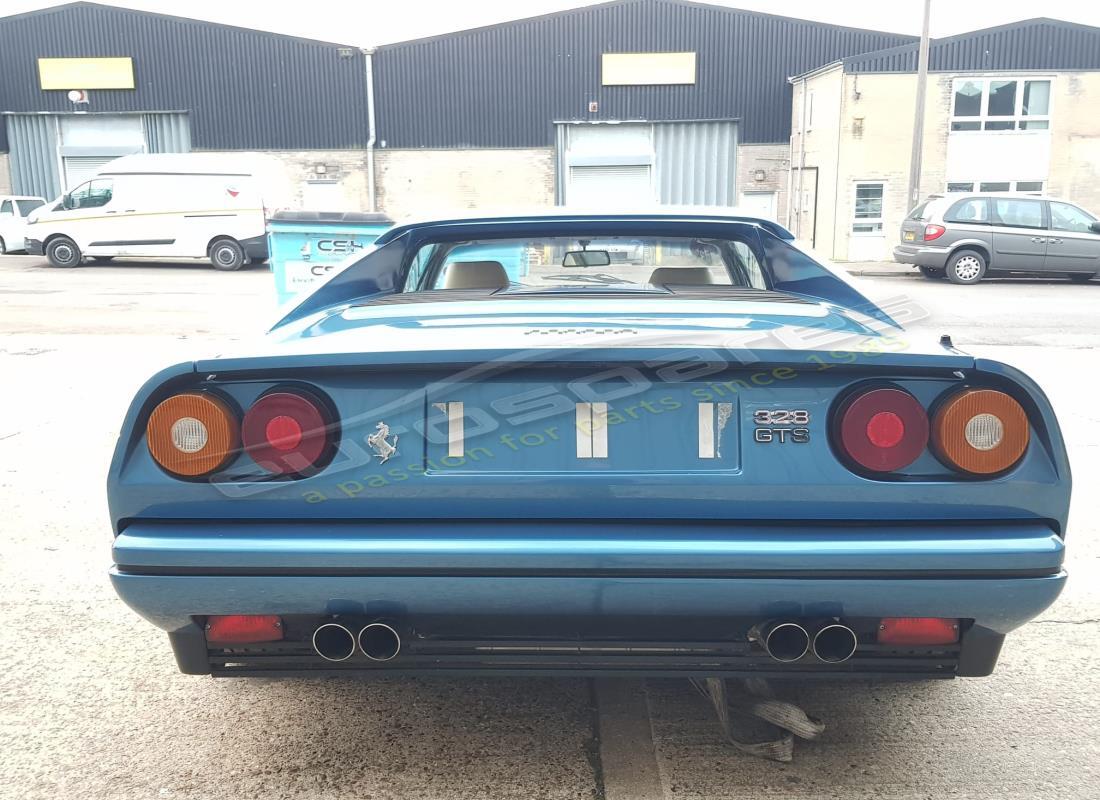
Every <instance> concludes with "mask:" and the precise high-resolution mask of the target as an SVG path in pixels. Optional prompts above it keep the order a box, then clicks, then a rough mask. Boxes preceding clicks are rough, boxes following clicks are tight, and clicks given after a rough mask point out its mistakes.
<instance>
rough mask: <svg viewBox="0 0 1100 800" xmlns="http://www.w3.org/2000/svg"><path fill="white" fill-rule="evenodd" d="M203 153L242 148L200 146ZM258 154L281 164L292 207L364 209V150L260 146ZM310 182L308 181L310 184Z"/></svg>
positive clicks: (367, 203) (366, 199) (367, 200)
mask: <svg viewBox="0 0 1100 800" xmlns="http://www.w3.org/2000/svg"><path fill="white" fill-rule="evenodd" d="M202 152H204V153H219V154H224V155H229V156H233V155H240V154H241V153H242V152H244V151H239V150H237V151H227V150H218V151H214V150H204V151H202ZM261 153H262V155H265V156H270V157H272V158H274V159H275V160H276V161H277V162H278V163H279V164H281V165H282V167H283V170H284V172H285V176H286V179H287V183H288V185H289V188H290V192H291V196H290V197H289V198H287V199H288V200H289V202H290V205H291V206H292V207H294V208H311V209H313V210H315V211H366V210H368V209H369V208H370V197H369V193H368V190H367V151H366V150H263V151H261ZM311 184H312V185H311Z"/></svg>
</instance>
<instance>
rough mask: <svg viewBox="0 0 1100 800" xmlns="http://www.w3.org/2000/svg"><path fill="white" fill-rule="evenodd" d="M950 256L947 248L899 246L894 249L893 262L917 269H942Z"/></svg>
mask: <svg viewBox="0 0 1100 800" xmlns="http://www.w3.org/2000/svg"><path fill="white" fill-rule="evenodd" d="M950 255H951V250H950V248H947V247H921V246H918V245H909V244H899V245H897V246H896V247H895V248H894V261H897V262H898V263H899V264H912V265H914V266H917V267H934V268H936V269H943V268H944V267H946V266H947V258H948V256H950Z"/></svg>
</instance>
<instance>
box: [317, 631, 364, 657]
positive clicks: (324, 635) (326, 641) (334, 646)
mask: <svg viewBox="0 0 1100 800" xmlns="http://www.w3.org/2000/svg"><path fill="white" fill-rule="evenodd" d="M313 649H314V651H315V652H316V653H317V655H319V656H320V657H321V658H323V659H325V660H326V661H347V660H348V659H349V658H351V657H352V656H353V655H355V634H354V633H352V632H351V631H349V630H348V629H347V628H345V627H344V626H343V625H340V624H338V623H335V622H326V623H325V624H324V625H322V626H320V627H319V628H317V630H315V631H314V632H313Z"/></svg>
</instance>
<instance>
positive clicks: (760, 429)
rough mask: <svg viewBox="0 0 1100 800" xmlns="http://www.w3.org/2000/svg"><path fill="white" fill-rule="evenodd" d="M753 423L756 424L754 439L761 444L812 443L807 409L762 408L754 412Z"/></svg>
mask: <svg viewBox="0 0 1100 800" xmlns="http://www.w3.org/2000/svg"><path fill="white" fill-rule="evenodd" d="M752 421H753V422H754V423H755V424H756V430H754V431H753V433H752V438H753V439H754V440H755V441H757V442H759V443H760V444H768V443H770V442H779V443H780V444H786V443H787V442H792V443H794V444H806V443H807V442H809V441H810V428H809V424H810V412H809V411H806V410H805V409H801V408H799V409H785V408H774V409H773V408H761V409H757V410H756V411H755V412H753V415H752Z"/></svg>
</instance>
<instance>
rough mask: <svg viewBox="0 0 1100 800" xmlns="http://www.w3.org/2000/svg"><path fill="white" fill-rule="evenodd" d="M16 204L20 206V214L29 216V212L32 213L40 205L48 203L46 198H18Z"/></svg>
mask: <svg viewBox="0 0 1100 800" xmlns="http://www.w3.org/2000/svg"><path fill="white" fill-rule="evenodd" d="M15 204H16V205H17V206H19V214H20V216H23V217H25V216H27V214H29V213H31V212H32V211H34V210H35V209H36V208H38V207H39V206H44V205H46V201H45V200H16V201H15Z"/></svg>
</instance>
